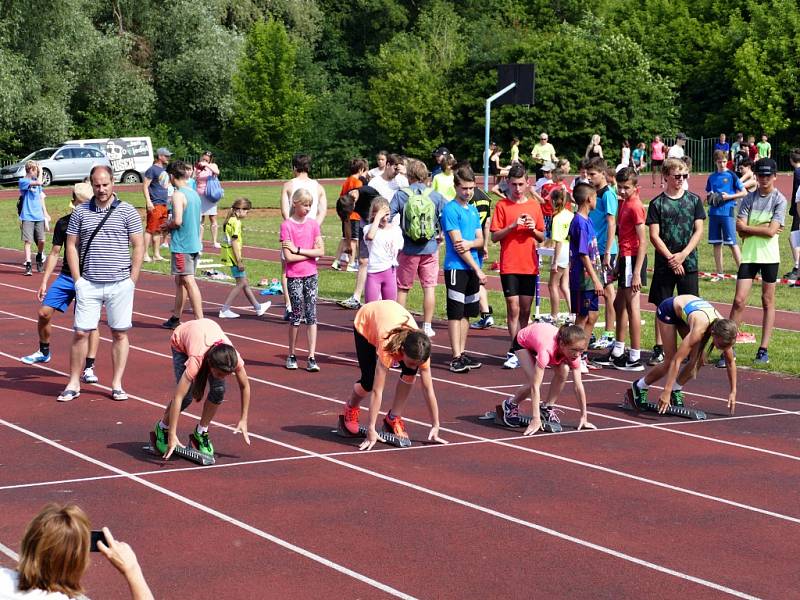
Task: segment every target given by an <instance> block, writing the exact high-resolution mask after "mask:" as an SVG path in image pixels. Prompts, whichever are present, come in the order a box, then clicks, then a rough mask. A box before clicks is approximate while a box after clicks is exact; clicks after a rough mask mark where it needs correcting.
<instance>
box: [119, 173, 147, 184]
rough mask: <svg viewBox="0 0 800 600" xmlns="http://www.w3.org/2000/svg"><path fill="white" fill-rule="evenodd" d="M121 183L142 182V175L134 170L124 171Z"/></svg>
mask: <svg viewBox="0 0 800 600" xmlns="http://www.w3.org/2000/svg"><path fill="white" fill-rule="evenodd" d="M122 183H142V177H141V175H139V173H137V172H136V171H125V173H123V174H122Z"/></svg>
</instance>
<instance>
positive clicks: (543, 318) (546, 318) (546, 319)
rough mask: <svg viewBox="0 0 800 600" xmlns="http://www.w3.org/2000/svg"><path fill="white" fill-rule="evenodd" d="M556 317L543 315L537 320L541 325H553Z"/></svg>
mask: <svg viewBox="0 0 800 600" xmlns="http://www.w3.org/2000/svg"><path fill="white" fill-rule="evenodd" d="M557 319H558V317H554V316H553V315H548V314H543V315H539V320H540V321H541V322H542V323H550V324H551V325H553V324H555V322H556V320H557Z"/></svg>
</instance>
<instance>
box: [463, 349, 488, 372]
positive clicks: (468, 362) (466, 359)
mask: <svg viewBox="0 0 800 600" xmlns="http://www.w3.org/2000/svg"><path fill="white" fill-rule="evenodd" d="M461 362H463V363H464V365H465V366H466V367H467V368H468V369H470V370H472V369H480V368H481V367H482V366H483V363H482V362H478V361H477V360H475V359H474V358H471V357H470V356H467V354H466V353H464V354H462V355H461Z"/></svg>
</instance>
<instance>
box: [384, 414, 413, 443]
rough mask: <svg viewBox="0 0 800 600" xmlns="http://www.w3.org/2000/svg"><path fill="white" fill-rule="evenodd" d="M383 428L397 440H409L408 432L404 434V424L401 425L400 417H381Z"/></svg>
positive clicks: (401, 419)
mask: <svg viewBox="0 0 800 600" xmlns="http://www.w3.org/2000/svg"><path fill="white" fill-rule="evenodd" d="M383 428H384V430H385V431H387V432H388V433H393V434H394V435H395V437H397V438H399V439H406V440H408V439H409V437H408V432H406V424H405V423H403V418H402V417H394V418H389V415H386V416H385V417H383Z"/></svg>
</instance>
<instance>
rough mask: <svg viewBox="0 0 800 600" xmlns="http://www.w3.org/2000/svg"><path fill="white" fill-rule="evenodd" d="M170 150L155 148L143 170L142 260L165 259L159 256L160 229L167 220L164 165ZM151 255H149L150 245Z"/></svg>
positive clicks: (166, 190)
mask: <svg viewBox="0 0 800 600" xmlns="http://www.w3.org/2000/svg"><path fill="white" fill-rule="evenodd" d="M170 156H172V152H170V151H169V150H167V149H166V148H159V149H158V150H156V159H155V161H153V164H152V165H150V168H149V169H147V171H145V172H144V181H143V182H142V193H143V194H144V201H145V208H146V209H147V225H146V227H145V231H144V258H143V259H142V260H143V261H144V262H152V261H154V260H166V259H165V258H164V257H163V256H161V229H162V227H163V226H164V224H165V223H166V222H167V198H168V196H169V175H167V171H166V167H167V163H168V162H169V157H170ZM151 245H152V247H153V256H152V257H151V256H150V246H151Z"/></svg>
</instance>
